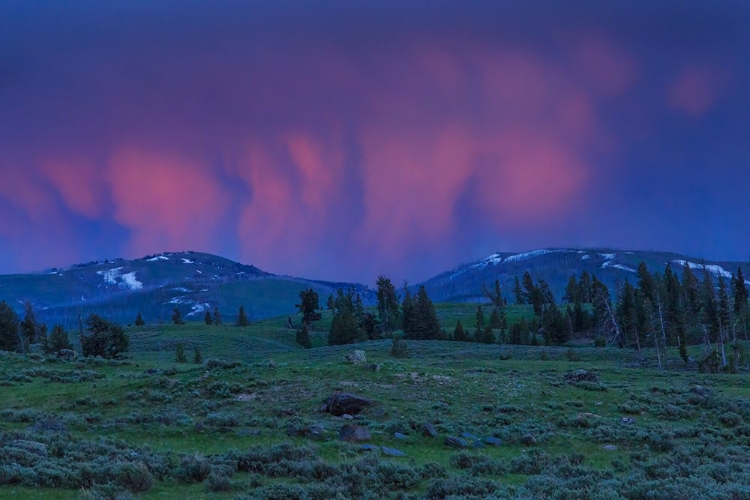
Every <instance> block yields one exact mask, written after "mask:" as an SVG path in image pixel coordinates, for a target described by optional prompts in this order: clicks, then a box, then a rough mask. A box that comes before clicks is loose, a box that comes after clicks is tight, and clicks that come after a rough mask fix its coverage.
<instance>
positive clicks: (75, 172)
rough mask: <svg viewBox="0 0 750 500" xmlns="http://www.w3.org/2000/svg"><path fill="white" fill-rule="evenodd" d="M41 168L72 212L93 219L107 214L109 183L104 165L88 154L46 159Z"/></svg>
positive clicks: (41, 163)
mask: <svg viewBox="0 0 750 500" xmlns="http://www.w3.org/2000/svg"><path fill="white" fill-rule="evenodd" d="M40 170H41V172H42V174H43V175H44V176H45V177H46V179H47V181H49V182H50V183H51V184H52V185H53V186H54V188H55V189H56V190H57V192H58V193H59V195H60V197H61V198H62V199H63V201H64V202H65V203H66V205H67V206H68V208H70V209H71V210H72V211H73V212H75V213H77V214H80V215H83V216H85V217H88V218H90V219H96V218H99V217H102V216H103V215H104V211H105V207H106V201H107V195H108V194H107V192H106V190H107V187H106V186H105V184H104V181H103V179H102V178H101V175H102V171H101V167H100V166H98V165H96V163H94V162H93V161H91V160H90V159H89V158H85V157H81V158H54V159H48V160H43V161H41V162H40Z"/></svg>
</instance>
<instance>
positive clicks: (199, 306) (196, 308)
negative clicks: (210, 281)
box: [185, 302, 211, 316]
mask: <svg viewBox="0 0 750 500" xmlns="http://www.w3.org/2000/svg"><path fill="white" fill-rule="evenodd" d="M210 307H211V306H209V305H208V304H206V303H205V302H203V303H201V302H196V303H195V304H193V308H192V310H191V311H190V312H189V313H187V314H186V315H185V316H194V315H196V314H200V313H202V312H206V311H208V310H209V309H210Z"/></svg>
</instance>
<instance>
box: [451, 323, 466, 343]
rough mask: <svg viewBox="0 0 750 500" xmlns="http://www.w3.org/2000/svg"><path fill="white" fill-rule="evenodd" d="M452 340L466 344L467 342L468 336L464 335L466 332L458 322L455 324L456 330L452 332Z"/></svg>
mask: <svg viewBox="0 0 750 500" xmlns="http://www.w3.org/2000/svg"><path fill="white" fill-rule="evenodd" d="M453 340H455V341H457V342H466V341H468V340H469V336H468V335H467V334H466V330H464V327H463V325H462V324H461V321H460V320H459V321H458V322H457V323H456V328H455V329H454V330H453Z"/></svg>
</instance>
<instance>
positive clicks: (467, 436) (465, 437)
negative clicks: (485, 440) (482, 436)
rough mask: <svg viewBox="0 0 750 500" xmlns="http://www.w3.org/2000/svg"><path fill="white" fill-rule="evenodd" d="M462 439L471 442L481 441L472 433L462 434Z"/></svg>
mask: <svg viewBox="0 0 750 500" xmlns="http://www.w3.org/2000/svg"><path fill="white" fill-rule="evenodd" d="M461 437H462V438H464V439H469V440H471V441H476V440H477V439H479V437H478V436H475V435H474V434H472V433H471V432H462V433H461Z"/></svg>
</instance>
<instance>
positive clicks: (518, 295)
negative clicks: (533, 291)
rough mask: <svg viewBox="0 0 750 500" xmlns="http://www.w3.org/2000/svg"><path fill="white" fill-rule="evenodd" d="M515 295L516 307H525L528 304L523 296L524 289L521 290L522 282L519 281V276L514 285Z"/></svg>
mask: <svg viewBox="0 0 750 500" xmlns="http://www.w3.org/2000/svg"><path fill="white" fill-rule="evenodd" d="M513 295H514V296H515V298H516V305H519V306H520V305H523V304H525V303H526V301H525V300H524V295H523V288H521V282H520V281H518V276H516V277H515V279H514V283H513Z"/></svg>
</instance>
